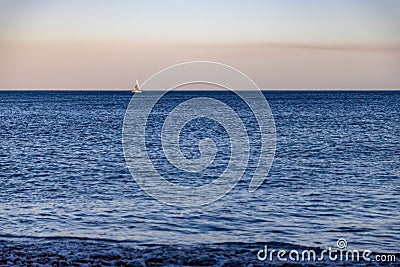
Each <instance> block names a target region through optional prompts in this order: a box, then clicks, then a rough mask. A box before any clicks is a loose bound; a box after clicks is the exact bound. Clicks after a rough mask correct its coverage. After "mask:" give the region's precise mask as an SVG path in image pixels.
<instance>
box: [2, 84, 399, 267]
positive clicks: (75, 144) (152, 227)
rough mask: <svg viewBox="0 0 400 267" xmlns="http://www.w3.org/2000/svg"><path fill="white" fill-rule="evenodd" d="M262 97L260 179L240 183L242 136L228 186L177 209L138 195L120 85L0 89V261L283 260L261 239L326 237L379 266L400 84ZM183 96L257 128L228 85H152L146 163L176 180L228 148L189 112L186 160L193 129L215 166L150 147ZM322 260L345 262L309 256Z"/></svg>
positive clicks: (394, 241) (392, 238)
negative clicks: (269, 135)
mask: <svg viewBox="0 0 400 267" xmlns="http://www.w3.org/2000/svg"><path fill="white" fill-rule="evenodd" d="M249 93H251V92H249ZM146 94H148V95H149V96H151V94H152V92H143V93H142V97H146ZM263 95H264V97H265V101H268V104H269V106H270V109H271V112H272V114H273V117H274V123H275V129H276V149H275V156H274V160H273V162H272V166H271V168H270V170H269V173H268V176H267V178H266V179H265V181H264V183H263V184H262V185H261V187H259V188H258V189H257V190H256V191H255V192H252V193H251V192H249V183H250V181H251V179H252V174H253V173H254V169H255V168H257V158H258V157H259V156H260V152H259V151H258V150H257V148H259V143H258V142H257V140H256V141H254V142H252V141H251V142H250V145H251V148H250V151H249V154H250V155H249V165H248V166H247V171H246V172H245V173H244V175H243V177H241V179H240V181H239V183H238V184H237V185H236V186H235V187H234V188H233V189H232V190H231V191H230V192H229V193H227V194H226V195H225V196H223V197H222V198H220V199H218V200H216V201H213V202H211V203H209V204H207V205H202V206H198V207H179V206H174V205H168V204H165V203H163V202H161V201H159V200H157V199H155V198H154V197H153V196H151V195H149V194H148V193H147V192H146V191H145V190H143V189H142V188H141V186H140V185H139V184H138V183H137V181H136V180H135V177H134V176H135V174H134V173H133V174H131V172H130V171H129V169H128V167H127V164H126V160H125V158H124V150H123V145H122V132H123V123H124V118H125V113H126V111H127V108H128V105H129V103H130V101H131V99H132V96H133V94H132V93H130V92H121V91H0V168H1V169H0V185H1V187H0V189H1V191H0V266H13V265H20V266H34V265H36V266H71V265H74V266H95V265H96V266H103V265H110V266H113V265H115V266H264V265H268V264H271V265H273V266H284V264H287V262H282V261H279V260H278V259H276V257H275V258H274V259H273V260H272V261H268V259H267V260H266V261H262V260H260V259H259V258H258V255H257V254H258V252H260V250H263V249H264V248H265V246H268V247H269V248H271V249H273V248H274V249H276V250H278V249H286V250H292V249H298V250H302V249H303V250H304V249H315V250H316V251H321V250H323V249H328V248H336V249H338V240H341V241H345V242H346V247H345V249H347V250H360V251H365V250H370V251H372V255H377V254H379V253H383V254H385V255H389V254H393V255H397V259H396V261H395V262H392V263H390V262H389V263H388V262H386V263H385V264H387V265H388V266H399V264H400V262H399V260H400V254H399V253H400V91H263ZM197 97H203V98H204V97H207V98H215V99H217V100H219V101H221V102H225V103H227V105H229V106H230V107H231V108H232V109H233V110H234V111H235V112H236V113H237V114H238V116H239V117H240V118H241V119H243V121H244V124H243V125H244V127H245V128H246V129H248V134H249V138H250V139H251V138H255V139H257V137H258V138H259V136H260V133H259V132H257V127H255V125H256V126H257V122H254V121H253V119H252V118H253V117H252V116H251V114H248V113H249V112H251V110H249V109H248V107H246V105H244V104H243V101H241V100H240V97H239V96H238V95H236V94H235V93H234V92H230V91H222V90H221V91H195V90H192V91H179V90H177V91H171V92H168V93H166V94H165V95H164V96H163V97H162V99H161V100H160V104H159V105H156V106H155V107H154V108H158V109H159V110H156V111H155V112H153V113H152V115H151V118H150V119H149V121H148V124H147V126H146V127H148V128H149V129H150V128H151V129H152V131H146V145H148V147H147V149H148V154H149V158H150V159H151V160H152V161H153V165H154V166H155V168H156V169H157V170H158V172H159V174H160V175H163V176H165V178H166V179H167V180H168V181H170V182H171V183H177V184H180V185H183V186H188V185H191V186H201V185H202V184H203V183H205V182H208V181H209V180H210V179H213V178H215V177H218V176H219V175H220V174H221V172H223V171H224V170H225V168H226V165H227V164H228V162H229V156H230V153H229V151H230V149H231V148H230V145H229V141H230V139H229V136H226V135H227V132H226V131H224V129H223V127H222V128H221V125H219V124H218V123H216V122H215V121H213V120H209V119H207V118H199V119H197V120H193V121H191V122H189V123H188V125H187V126H185V127H184V128H183V129H182V132H181V136H180V140H181V144H180V145H181V150H182V153H183V154H184V155H185V156H186V157H187V158H188V159H191V158H192V159H196V158H199V157H201V153H200V152H199V140H200V139H202V138H209V139H212V140H213V141H214V142H215V144H216V146H215V147H216V149H217V153H216V156H215V159H214V160H215V162H217V163H216V164H214V165H212V167H211V168H209V169H207V171H206V172H202V173H198V174H196V173H187V172H184V171H179V170H177V169H176V168H174V167H173V166H172V164H171V162H169V161H168V159H167V158H166V157H165V155H162V152H163V149H162V142H160V140H159V139H160V133H154V131H161V129H162V125H163V120H164V119H165V118H166V117H167V116H168V113H169V112H171V111H172V110H173V109H174V108H175V107H176V106H178V105H179V104H181V103H183V102H185V101H188V100H189V99H195V98H197ZM138 109H139V110H140V107H138ZM219 116H221V120H224V119H228V118H224V114H220V115H219ZM226 116H227V115H226ZM150 132H151V133H152V134H150ZM296 264H300V266H303V265H304V266H308V265H307V264H310V263H309V262H300V263H296ZM336 264H345V263H343V262H338V260H336V261H331V260H324V261H322V262H313V263H312V265H313V266H326V265H332V266H333V265H336ZM379 264H380V263H379V262H377V261H360V262H354V261H353V262H352V264H351V265H359V266H376V265H379ZM285 266H286V265H285ZM290 266H291V265H290ZM295 266H297V265H295Z"/></svg>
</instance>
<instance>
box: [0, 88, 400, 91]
mask: <svg viewBox="0 0 400 267" xmlns="http://www.w3.org/2000/svg"><path fill="white" fill-rule="evenodd" d="M131 90H132V89H131V88H0V91H116V92H124V91H126V92H131ZM178 90H179V91H228V90H229V89H222V88H221V89H218V88H212V89H210V88H196V89H188V88H186V89H185V88H183V89H173V90H168V89H148V90H145V91H144V92H146V91H147V92H152V91H155V92H157V91H178ZM260 90H261V91H400V88H264V89H260ZM232 91H257V90H256V89H234V90H232Z"/></svg>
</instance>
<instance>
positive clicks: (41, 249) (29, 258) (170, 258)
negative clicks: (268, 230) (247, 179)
mask: <svg viewBox="0 0 400 267" xmlns="http://www.w3.org/2000/svg"><path fill="white" fill-rule="evenodd" d="M265 246H268V248H269V249H270V250H276V251H279V250H286V251H290V250H297V251H304V250H314V251H316V252H317V253H320V251H321V250H322V249H321V248H318V247H305V246H300V245H296V244H289V243H281V242H270V243H253V244H248V243H215V244H202V245H201V244H200V245H199V244H196V245H180V244H137V243H136V242H134V241H126V240H124V241H121V240H111V239H103V238H86V237H69V236H58V237H37V236H14V235H0V266H32V265H36V266H49V265H51V266H82V265H85V266H104V265H107V266H250V265H253V266H264V265H268V266H309V265H310V264H311V265H312V266H336V265H337V264H338V262H335V261H329V259H326V258H325V259H324V260H322V261H313V262H309V261H308V262H304V261H303V262H296V263H294V264H293V265H290V264H289V265H288V262H282V261H279V260H278V259H277V258H276V257H274V258H273V260H267V261H260V259H259V258H258V256H257V255H258V253H259V251H260V250H263V249H264V248H265ZM395 255H396V261H395V262H391V263H387V262H386V263H385V266H399V264H400V261H399V259H400V254H395ZM292 263H293V262H292ZM340 264H342V265H343V262H341V263H340ZM345 264H350V265H351V266H379V265H380V264H379V263H378V262H376V261H370V262H368V261H352V262H347V263H345Z"/></svg>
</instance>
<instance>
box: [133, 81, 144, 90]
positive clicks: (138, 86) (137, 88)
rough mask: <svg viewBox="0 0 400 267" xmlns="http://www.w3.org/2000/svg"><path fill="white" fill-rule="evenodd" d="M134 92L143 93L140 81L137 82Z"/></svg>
mask: <svg viewBox="0 0 400 267" xmlns="http://www.w3.org/2000/svg"><path fill="white" fill-rule="evenodd" d="M132 92H133V93H141V92H142V90H141V89H140V85H139V82H138V80H136V84H135V87H134V88H133V90H132Z"/></svg>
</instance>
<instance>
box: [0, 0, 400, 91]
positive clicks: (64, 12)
mask: <svg viewBox="0 0 400 267" xmlns="http://www.w3.org/2000/svg"><path fill="white" fill-rule="evenodd" d="M399 11H400V1H398V0H380V1H375V0H332V1H329V0H302V1H298V0H275V1H273V0H249V1H237V0H214V1H205V0H203V1H200V0H196V1H195V0H181V1H178V0H166V1H162V0H158V1H156V0H147V1H134V0H133V1H122V0H114V1H107V0H96V1H92V0H69V1H61V0H35V1H34V0H19V1H15V0H0V88H3V89H18V88H20V89H125V88H129V87H131V86H132V81H134V80H135V79H136V78H137V79H139V80H145V79H147V78H148V77H150V76H151V75H152V74H154V73H155V72H157V71H159V70H161V69H163V68H165V67H167V66H170V65H173V64H177V63H181V62H186V61H193V60H210V61H217V62H221V63H225V64H228V65H232V66H234V67H236V68H238V69H240V70H241V71H243V72H244V73H246V74H247V75H248V76H250V77H251V78H253V80H255V82H256V83H257V84H258V85H259V86H260V87H262V88H264V89H272V88H275V89H279V88H282V89H285V88H289V89H312V88H321V89H324V88H327V89H335V88H349V89H351V88H362V89H367V88H382V89H384V88H400V78H399V77H400V75H399V72H400V16H399V15H398V13H399Z"/></svg>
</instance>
